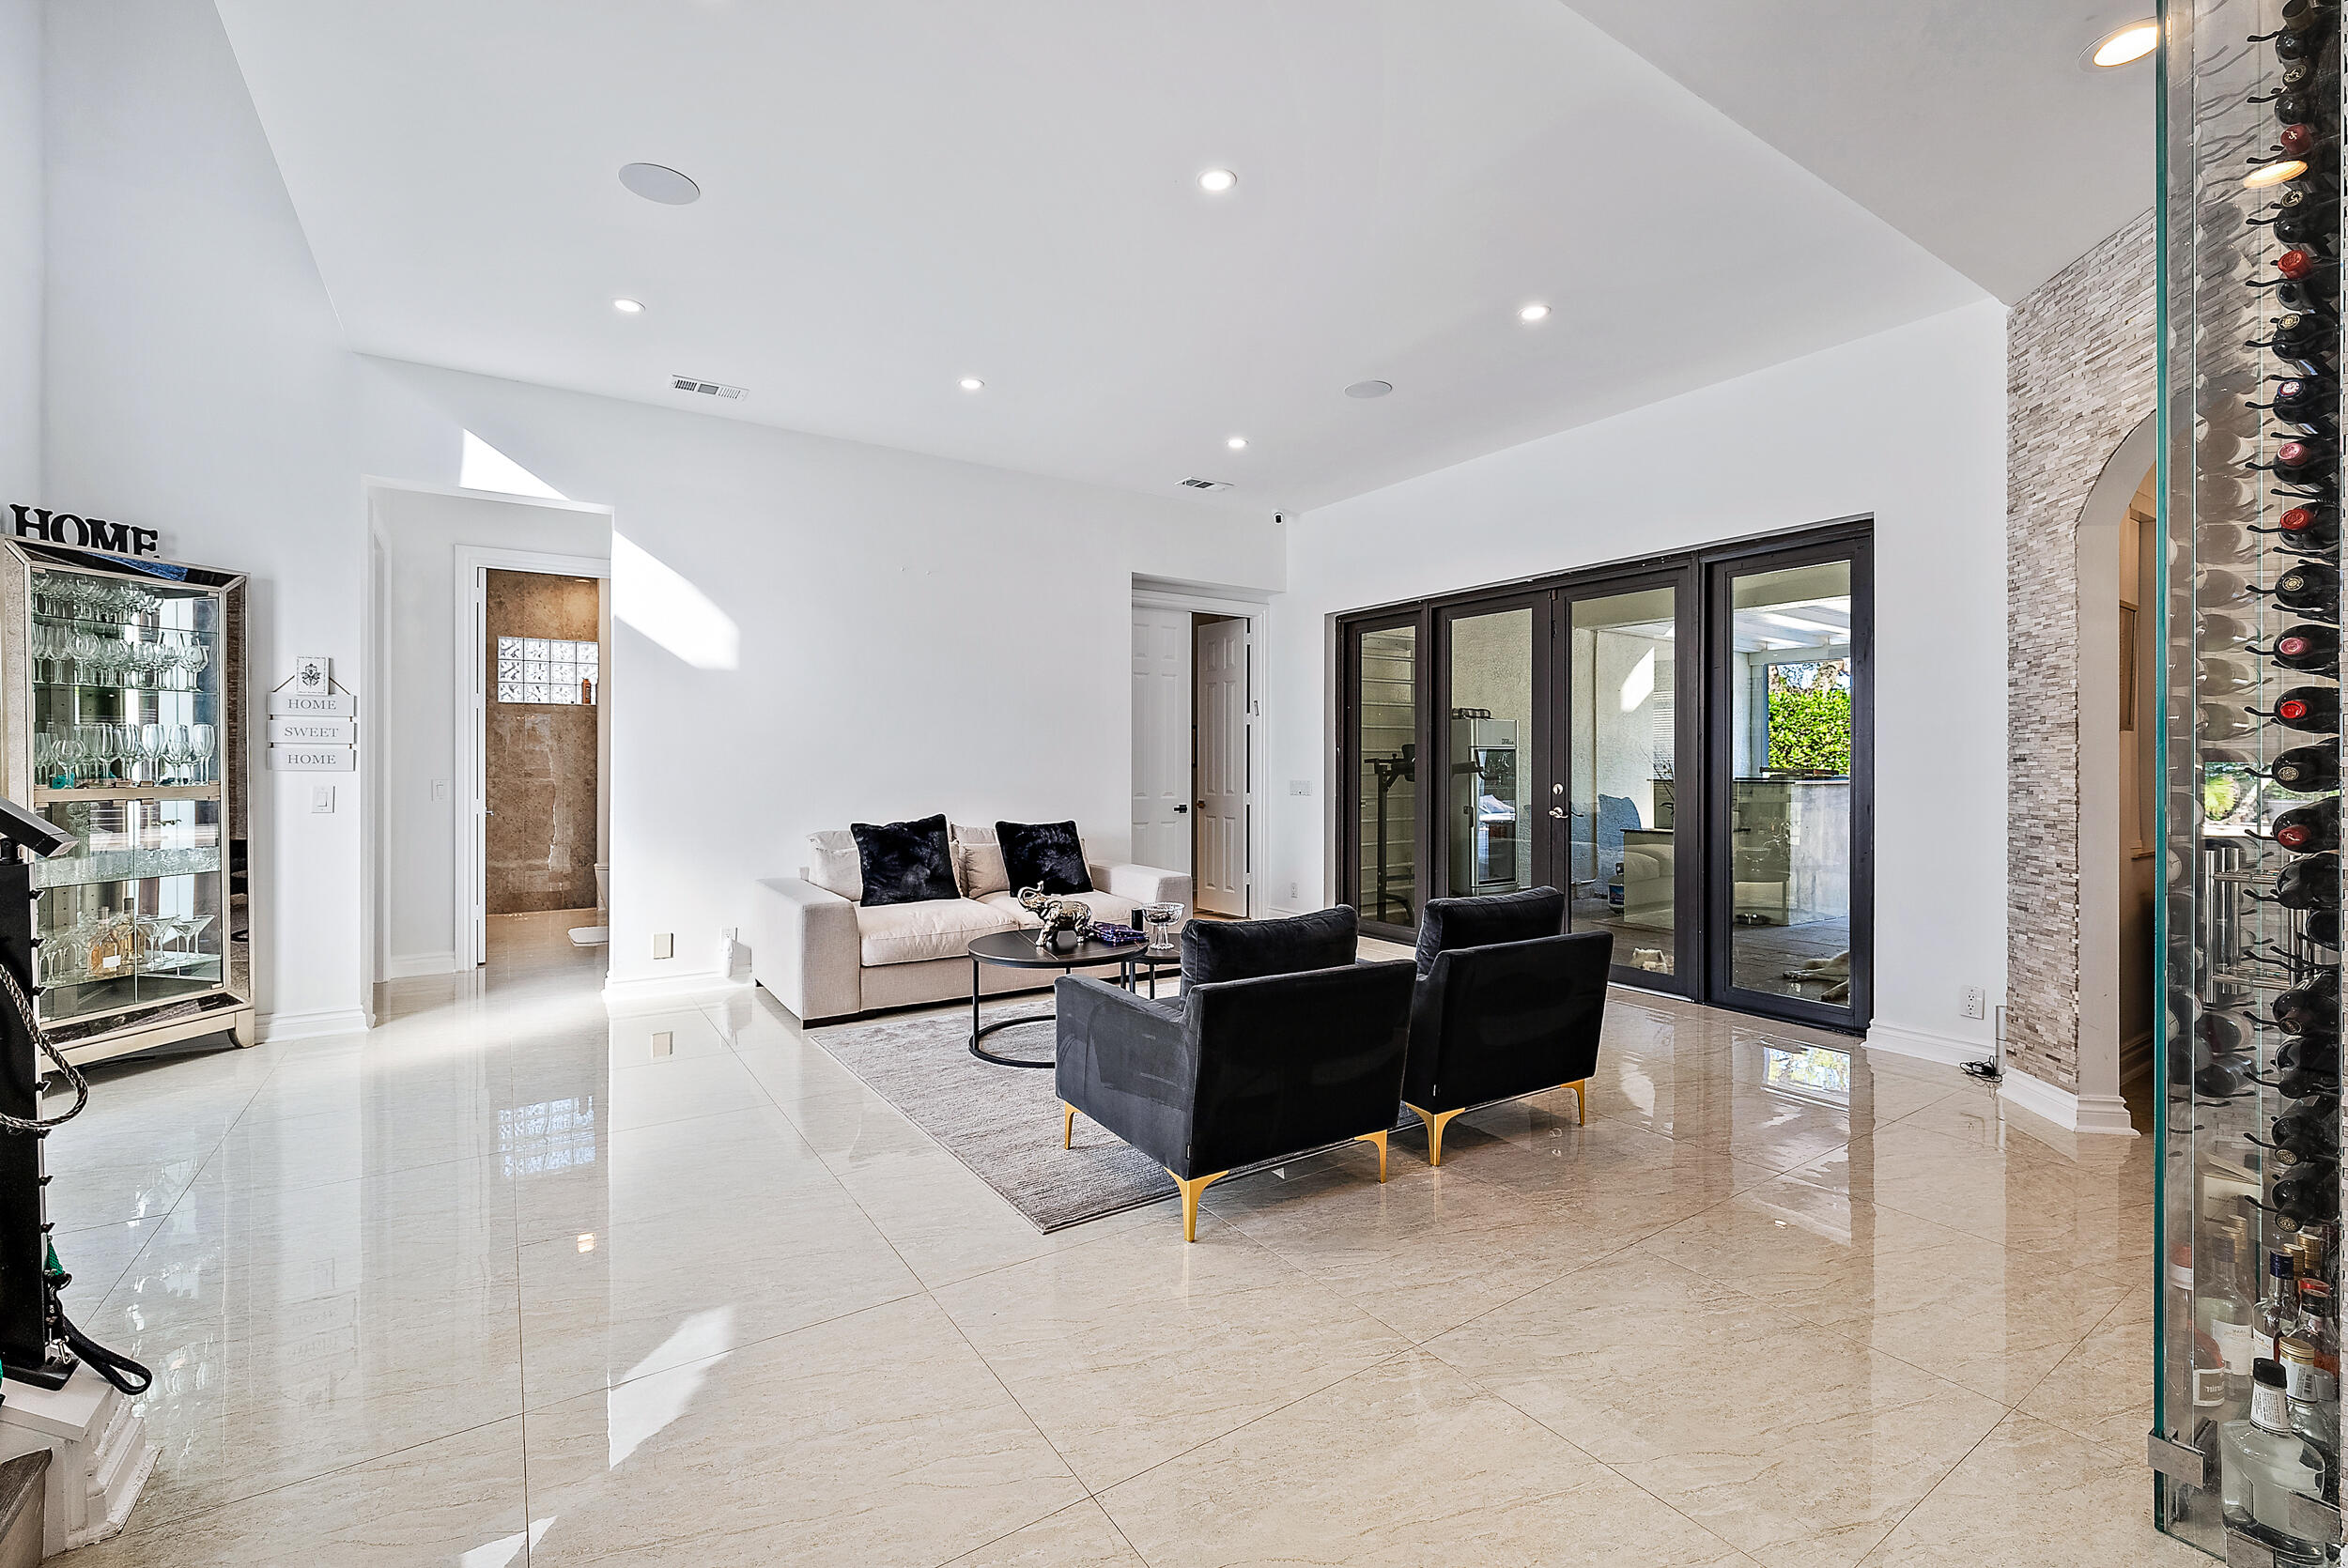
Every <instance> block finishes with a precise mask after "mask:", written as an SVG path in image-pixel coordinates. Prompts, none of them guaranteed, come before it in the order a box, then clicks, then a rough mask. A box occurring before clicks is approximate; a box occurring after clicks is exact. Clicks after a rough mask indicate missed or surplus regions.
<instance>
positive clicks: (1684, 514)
mask: <svg viewBox="0 0 2348 1568" xmlns="http://www.w3.org/2000/svg"><path fill="white" fill-rule="evenodd" d="M2004 476H2005V332H2004V312H2003V309H2002V308H2001V307H2000V306H1998V305H1996V304H1994V303H1984V304H1980V305H1974V306H1968V307H1966V308H1965V309H1963V310H1958V311H1953V312H1950V313H1948V314H1947V315H1939V316H1935V317H1932V318H1930V319H1928V320H1925V321H1922V322H1917V323H1914V324H1911V325H1909V326H1907V327H1903V328H1899V329H1897V330H1895V331H1889V332H1884V333H1881V334H1879V335H1877V336H1875V337H1871V338H1866V339H1862V340H1861V341H1859V342H1857V343H1853V344H1847V345H1845V346H1841V347H1838V348H1833V349H1830V350H1828V351H1826V352H1824V353H1821V354H1816V355H1813V356H1810V357H1808V358H1806V359H1801V360H1797V361H1790V362H1788V363H1786V364H1783V365H1778V366H1774V367H1772V368H1770V369H1769V370H1766V371H1761V372H1758V373H1756V374H1754V375H1752V376H1747V377H1739V378H1738V379H1737V380H1733V381H1726V382H1722V383H1721V384H1719V385H1717V386H1712V387H1707V388H1705V389H1704V390H1702V391H1700V392H1691V393H1689V394H1688V395H1686V396H1684V397H1677V398H1673V399H1671V400H1670V401H1668V402H1664V403H1659V404H1655V405H1653V406H1651V407H1645V408H1640V409H1637V410H1634V411H1632V412H1630V413H1628V414H1624V415H1621V416H1618V417H1617V418H1614V419H1611V420H1607V421H1604V422H1602V423H1598V424H1593V425H1588V426H1584V427H1583V428H1581V429H1577V430H1571V431H1567V432H1565V433H1563V434H1561V435H1557V436H1552V437H1550V438H1546V439H1543V440H1538V441H1533V442H1529V443H1527V444H1525V445H1523V446H1520V447H1515V448H1512V449H1510V450H1509V451H1506V452H1502V453H1494V454H1492V455H1491V456H1489V457H1484V458H1479V459H1477V460H1475V461H1474V462H1470V463H1465V464H1461V465H1460V466H1459V467H1457V468H1452V469H1443V470H1441V471H1439V472H1436V473H1432V474H1428V475H1425V476H1423V477H1421V478H1419V479H1415V480H1412V481H1410V482H1408V483H1406V484H1397V485H1393V486H1391V487H1389V488H1387V489H1383V490H1379V491H1375V492H1373V493H1371V494H1369V495H1366V496H1359V497H1356V498H1354V499H1352V500H1347V501H1344V502H1341V503H1339V504H1337V505H1335V506H1330V507H1326V508H1323V509H1321V510H1320V511H1317V512H1313V513H1310V514H1307V515H1303V516H1301V517H1291V518H1290V520H1289V533H1290V550H1289V590H1290V592H1288V594H1287V595H1286V596H1285V598H1284V599H1283V600H1282V601H1281V602H1280V609H1281V612H1282V613H1281V615H1280V617H1279V626H1278V630H1277V634H1276V635H1277V638H1278V640H1277V643H1276V649H1275V653H1274V684H1273V691H1274V700H1275V702H1276V703H1277V705H1278V711H1279V712H1280V713H1281V714H1282V715H1285V722H1284V723H1283V724H1282V725H1281V727H1280V730H1279V736H1278V738H1277V740H1276V742H1275V746H1276V750H1275V751H1274V754H1273V755H1274V763H1273V772H1274V779H1273V782H1272V786H1271V788H1270V790H1269V792H1268V794H1267V799H1268V801H1269V803H1270V805H1271V807H1272V809H1273V810H1274V813H1275V814H1276V815H1275V820H1274V835H1273V839H1274V844H1273V851H1272V861H1273V864H1272V878H1273V893H1274V901H1275V902H1277V903H1280V904H1283V905H1290V904H1301V905H1303V906H1305V907H1309V906H1311V905H1314V904H1316V903H1319V902H1324V901H1326V900H1327V899H1330V898H1332V897H1333V896H1334V868H1333V866H1332V865H1331V863H1330V853H1329V847H1330V843H1331V834H1332V831H1333V826H1334V823H1333V820H1332V817H1331V815H1330V808H1331V805H1332V802H1331V797H1330V793H1329V788H1328V785H1329V779H1328V776H1327V769H1328V761H1327V759H1328V747H1329V725H1328V722H1327V720H1326V717H1325V715H1327V713H1328V712H1329V696H1330V694H1329V690H1328V685H1329V678H1330V676H1329V671H1330V668H1331V664H1330V661H1331V641H1330V638H1331V633H1330V627H1329V623H1328V618H1329V616H1331V615H1332V614H1334V613H1336V612H1338V611H1342V610H1346V609H1350V608H1354V607H1364V606H1368V605H1374V604H1378V603H1381V602H1384V601H1388V600H1394V599H1404V598H1412V597H1416V596H1419V595H1422V594H1427V593H1433V592H1442V591H1444V590H1448V589H1455V588H1463V587H1468V586H1472V585H1475V584H1478V583H1489V582H1495V581H1500V580H1505V579H1507V578H1511V577H1518V576H1529V575H1534V574H1538V573H1543V572H1551V571H1557V570H1561V569H1564V568H1568V567H1574V566H1580V565H1585V564H1591V563H1595V562H1599V561H1613V560H1619V559H1622V558H1624V557H1626V556H1630V555H1638V554H1645V553H1649V552H1655V551H1663V550H1672V549H1679V548H1684V547H1687V546H1694V545H1698V544H1702V543H1705V542H1707V541H1713V540H1721V539H1727V538H1733V537H1737V536H1740V535H1745V534H1752V533H1758V532H1763V531H1767V530H1779V529H1787V528H1794V527H1798V526H1800V525H1803V524H1808V523H1815V522H1823V521H1826V520H1829V519H1831V518H1837V517H1846V516H1850V515H1857V514H1861V513H1872V514H1873V515H1875V518H1876V649H1877V698H1876V739H1877V760H1876V1019H1877V1033H1878V1034H1880V1035H1881V1036H1883V1037H1884V1038H1886V1039H1887V1040H1896V1039H1897V1038H1898V1037H1899V1036H1901V1035H1903V1034H1906V1035H1909V1036H1913V1037H1921V1038H1915V1039H1910V1040H1908V1041H1907V1042H1906V1043H1907V1044H1908V1045H1909V1046H1910V1047H1911V1048H1915V1049H1946V1048H1949V1047H1951V1046H1953V1045H1954V1044H1956V1043H1958V1042H1963V1043H1966V1044H1970V1043H1974V1042H1984V1043H1985V1042H1986V1041H1987V1040H1988V1039H1989V1038H1990V1034H1989V1028H1990V1026H1989V1024H1988V1023H1987V1022H1982V1021H1975V1020H1969V1019H1965V1018H1962V1017H1961V1016H1960V1011H1961V1008H1960V992H1961V989H1962V988H1963V987H1965V986H1968V985H1981V986H1986V987H1989V988H1991V990H1992V991H1993V993H1994V992H1996V991H1997V990H1998V989H2000V987H2001V985H2002V977H2003V975H2004V969H2005V958H2004V951H2005V936H2004V931H2005V915H2004V866H2005V778H2004V772H2005V765H2004V755H2005V544H2004V530H2005V494H2004ZM1313 715H1323V716H1322V717H1321V718H1320V719H1319V721H1318V722H1316V721H1315V720H1314V717H1313ZM1290 779H1309V780H1311V781H1312V784H1313V795H1312V798H1310V799H1303V798H1299V797H1296V796H1293V795H1291V794H1290V793H1289V792H1288V788H1287V784H1286V782H1285V781H1287V780H1290ZM1290 884H1295V885H1296V887H1297V890H1298V891H1297V894H1296V896H1295V897H1294V898H1293V899H1291V898H1290V897H1288V892H1289V887H1290Z"/></svg>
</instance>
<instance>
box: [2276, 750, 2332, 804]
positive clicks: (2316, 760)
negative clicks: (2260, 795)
mask: <svg viewBox="0 0 2348 1568" xmlns="http://www.w3.org/2000/svg"><path fill="white" fill-rule="evenodd" d="M2267 771H2268V773H2269V774H2270V775H2271V776H2273V778H2274V780H2275V782H2276V783H2278V784H2279V785H2281V786H2282V787H2283V788H2284V789H2286V790H2295V791H2297V792H2299V793H2301V794H2303V795H2311V794H2314V793H2315V792H2317V791H2319V790H2331V789H2337V788H2339V786H2340V747H2338V746H2293V747H2292V748H2291V749H2290V750H2289V751H2286V752H2284V753H2283V754H2282V755H2281V756H2279V757H2278V758H2276V759H2275V765H2274V766H2273V767H2272V768H2270V769H2268V770H2267Z"/></svg>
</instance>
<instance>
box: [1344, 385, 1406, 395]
mask: <svg viewBox="0 0 2348 1568" xmlns="http://www.w3.org/2000/svg"><path fill="white" fill-rule="evenodd" d="M1392 391H1394V383H1393V382H1392V381H1356V382H1354V383H1353V384H1352V386H1350V387H1348V388H1346V389H1345V395H1346V396H1348V397H1383V396H1385V395H1386V393H1388V392H1392Z"/></svg>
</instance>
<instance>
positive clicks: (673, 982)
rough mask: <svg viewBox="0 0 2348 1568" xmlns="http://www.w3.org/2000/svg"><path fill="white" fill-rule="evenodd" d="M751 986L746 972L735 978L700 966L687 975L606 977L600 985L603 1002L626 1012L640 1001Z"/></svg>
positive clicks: (727, 990) (736, 989)
mask: <svg viewBox="0 0 2348 1568" xmlns="http://www.w3.org/2000/svg"><path fill="white" fill-rule="evenodd" d="M750 985H751V981H750V979H749V976H748V975H744V976H742V977H740V978H738V979H737V978H735V977H734V976H731V975H727V974H725V973H723V972H721V971H719V970H716V969H702V970H696V971H695V972H694V973H692V974H690V975H658V976H653V977H651V978H649V979H641V980H607V981H605V982H604V986H603V1002H604V1006H605V1007H610V1008H615V1009H618V1010H621V1011H625V1010H626V1009H628V1008H630V1007H635V1006H636V1005H638V1004H640V1003H657V1002H667V1001H672V1000H675V999H679V998H683V997H690V996H708V995H711V994H715V993H721V992H730V991H748V990H749V989H750Z"/></svg>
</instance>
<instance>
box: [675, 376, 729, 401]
mask: <svg viewBox="0 0 2348 1568" xmlns="http://www.w3.org/2000/svg"><path fill="white" fill-rule="evenodd" d="M669 384H670V385H671V386H672V387H674V388H675V389H676V390H677V391H679V392H700V393H701V394H702V395H703V397H730V398H738V397H740V396H741V395H742V389H741V388H739V387H729V386H725V385H722V384H720V383H718V382H716V381H703V380H697V379H696V378H694V377H690V376H672V377H669Z"/></svg>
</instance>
